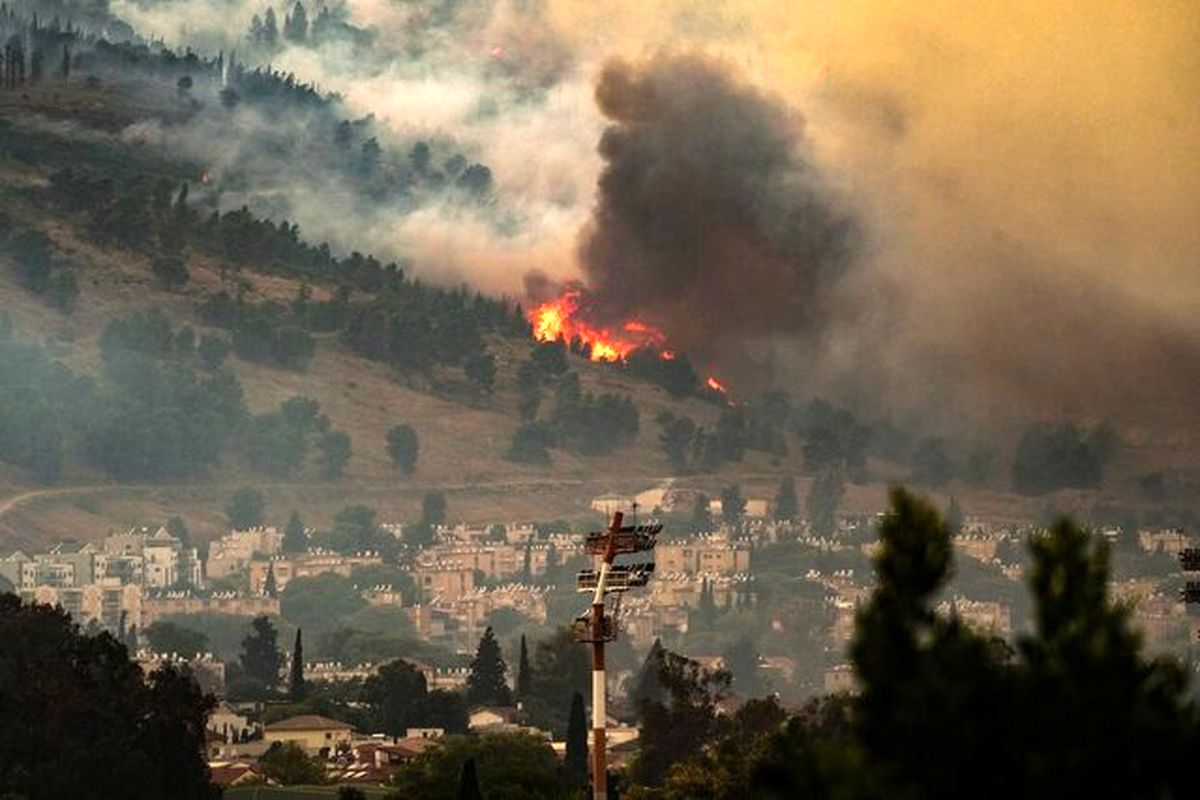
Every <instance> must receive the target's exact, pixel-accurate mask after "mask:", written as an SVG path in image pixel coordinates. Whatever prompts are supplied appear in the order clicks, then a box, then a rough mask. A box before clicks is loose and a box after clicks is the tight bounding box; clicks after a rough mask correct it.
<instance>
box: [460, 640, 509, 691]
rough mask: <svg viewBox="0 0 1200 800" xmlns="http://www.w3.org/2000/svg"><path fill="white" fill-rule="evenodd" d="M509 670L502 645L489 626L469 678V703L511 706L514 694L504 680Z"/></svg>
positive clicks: (480, 643)
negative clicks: (501, 650)
mask: <svg viewBox="0 0 1200 800" xmlns="http://www.w3.org/2000/svg"><path fill="white" fill-rule="evenodd" d="M507 670H508V668H507V667H506V666H505V664H504V658H503V657H502V655H501V653H500V643H499V642H497V641H496V635H495V633H493V632H492V629H491V627H490V626H489V627H488V628H487V630H485V631H484V632H483V638H481V639H480V640H479V648H478V649H477V650H476V651H475V658H474V660H473V661H471V674H470V675H469V676H468V677H467V703H468V704H470V705H494V706H507V705H509V704H511V703H512V692H511V691H509V688H508V683H507V682H506V681H505V679H504V676H505V673H506V672H507Z"/></svg>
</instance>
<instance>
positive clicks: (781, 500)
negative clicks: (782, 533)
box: [775, 477, 800, 522]
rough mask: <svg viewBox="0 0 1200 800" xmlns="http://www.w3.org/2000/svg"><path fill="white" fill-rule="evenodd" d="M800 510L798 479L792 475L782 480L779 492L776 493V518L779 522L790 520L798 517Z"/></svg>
mask: <svg viewBox="0 0 1200 800" xmlns="http://www.w3.org/2000/svg"><path fill="white" fill-rule="evenodd" d="M799 511H800V506H799V504H798V502H797V500H796V481H795V480H794V479H792V478H791V477H787V478H784V479H783V480H782V481H780V483H779V492H778V493H777V494H776V495H775V519H776V520H777V521H779V522H790V521H792V520H793V519H795V518H796V515H797V514H798V513H799Z"/></svg>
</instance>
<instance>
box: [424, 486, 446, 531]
mask: <svg viewBox="0 0 1200 800" xmlns="http://www.w3.org/2000/svg"><path fill="white" fill-rule="evenodd" d="M445 521H446V496H445V495H444V494H442V493H441V492H426V493H425V494H424V495H423V496H422V497H421V522H423V523H424V524H426V525H431V526H437V525H441V524H443V523H444V522H445Z"/></svg>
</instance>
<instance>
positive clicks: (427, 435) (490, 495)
mask: <svg viewBox="0 0 1200 800" xmlns="http://www.w3.org/2000/svg"><path fill="white" fill-rule="evenodd" d="M83 92H84V90H79V92H78V95H80V96H72V95H71V93H69V92H68V93H66V95H67V96H66V97H64V93H63V92H61V91H60V90H59V89H55V88H50V87H43V89H42V91H38V90H36V89H35V90H31V91H30V92H29V93H28V94H27V96H26V97H24V98H22V99H21V100H20V101H19V102H15V103H14V99H15V98H16V96H15V95H13V94H8V93H6V94H0V100H2V101H3V102H4V103H5V104H7V105H6V107H5V110H6V111H8V112H12V116H10V117H8V122H7V124H8V125H12V126H13V127H14V128H16V129H18V130H19V136H20V138H21V140H22V143H23V144H24V145H26V146H31V147H32V146H34V145H35V144H37V143H41V144H42V145H43V146H44V147H43V149H42V151H41V154H43V155H44V154H45V153H51V152H53V153H57V154H58V155H55V156H52V157H49V158H40V159H37V160H36V161H35V160H34V159H29V158H25V159H17V158H13V157H12V156H11V155H9V156H7V157H3V158H0V187H2V188H0V212H2V213H4V214H6V215H8V216H10V217H12V218H13V219H14V220H16V221H17V222H18V223H20V224H23V225H28V226H30V227H34V228H38V229H41V230H43V231H45V232H46V234H47V235H48V236H49V238H50V239H51V241H52V242H53V245H54V247H55V249H56V251H57V253H58V255H57V258H58V259H59V260H62V261H64V262H70V263H73V264H80V265H86V268H85V269H79V270H78V273H79V275H80V281H79V286H80V288H79V295H78V298H77V300H76V302H75V307H74V309H73V310H72V311H71V313H69V314H64V313H62V312H60V311H58V310H55V309H54V308H51V307H50V306H48V305H47V304H46V303H44V302H42V301H41V300H39V299H38V298H37V297H35V296H34V295H32V294H31V293H30V292H29V291H27V290H26V289H25V288H24V287H23V286H22V285H21V284H20V282H19V280H18V279H17V277H16V276H17V273H18V266H19V265H18V264H17V263H16V260H15V259H14V258H13V257H12V256H11V255H8V256H3V257H0V308H2V309H3V310H4V312H5V313H7V314H8V315H9V317H10V318H11V320H12V322H13V325H14V327H15V329H16V332H17V336H18V337H19V338H21V339H23V340H27V341H36V342H42V343H45V344H46V345H47V346H48V348H49V351H50V352H51V353H52V354H53V355H54V357H55V358H57V359H59V360H61V361H62V362H63V363H64V364H66V365H67V366H69V367H71V368H72V369H74V370H77V371H79V372H82V373H85V374H89V375H93V376H94V375H97V374H98V373H99V372H100V371H101V370H102V362H101V359H100V354H99V346H98V344H99V340H100V336H101V334H102V332H103V330H104V328H105V326H106V325H107V324H108V323H109V322H110V321H111V320H113V319H115V318H119V317H122V316H126V315H128V314H130V313H132V312H135V311H139V310H142V309H146V308H149V307H157V308H161V309H162V310H164V311H165V312H166V314H167V316H168V317H169V319H170V320H171V322H172V325H173V326H176V327H178V326H182V325H185V324H186V325H189V326H191V327H192V328H193V329H194V330H195V331H196V333H197V336H200V335H203V334H205V333H217V332H218V330H217V329H215V328H213V327H211V326H207V325H205V324H204V322H203V321H202V320H201V319H200V318H199V317H198V315H197V313H196V306H197V304H198V303H199V302H201V301H202V300H203V299H204V298H205V297H206V296H208V295H210V294H211V293H213V292H215V291H217V290H219V289H221V288H222V287H226V288H227V287H229V286H230V283H231V279H230V278H229V277H228V275H223V274H222V270H223V268H224V265H223V264H220V263H218V262H216V261H215V260H213V259H211V258H208V257H205V256H203V255H201V256H192V257H191V258H189V263H188V269H189V273H190V279H189V281H188V283H187V285H186V287H184V288H183V289H182V290H180V291H174V292H168V291H164V290H161V289H159V288H157V285H156V282H155V281H154V279H153V277H152V275H151V269H150V262H149V259H147V258H145V257H144V256H142V255H140V254H138V253H135V252H130V251H127V250H123V249H121V248H117V247H108V246H103V245H99V244H97V243H96V242H95V241H93V240H89V239H88V238H87V237H86V236H84V235H83V234H82V233H81V231H80V230H79V229H78V226H77V225H73V224H72V223H71V221H69V220H66V219H63V218H61V217H58V216H56V215H54V214H53V212H52V211H50V210H48V209H46V208H44V207H43V208H39V207H38V206H36V205H34V204H31V203H30V202H29V200H28V198H29V193H30V192H34V193H36V192H40V191H44V190H45V189H46V187H47V186H48V183H49V179H50V175H51V173H52V172H53V171H54V169H55V168H56V167H57V166H58V163H56V162H61V161H62V160H63V159H64V158H65V156H64V153H65V152H66V149H67V144H68V143H69V141H70V140H71V136H72V135H74V136H79V137H80V138H87V137H84V136H83V134H82V133H81V132H80V131H78V130H74V131H72V132H71V133H70V134H68V135H66V136H63V135H62V132H63V130H65V129H63V128H60V127H55V126H53V125H51V124H49V123H48V122H46V119H45V117H44V116H43V115H45V114H49V113H54V114H56V115H65V116H67V117H69V118H72V119H75V120H76V121H80V120H84V119H86V120H87V121H88V122H89V123H92V124H93V125H95V126H96V127H95V128H93V129H92V130H91V134H90V135H91V136H94V137H97V138H94V139H91V141H92V142H93V143H97V142H99V143H100V144H98V145H97V146H98V147H101V146H102V147H103V148H105V149H107V150H109V151H112V152H115V153H117V154H118V155H124V154H125V152H126V151H127V149H128V148H127V147H125V146H124V145H123V143H122V142H121V141H120V140H119V139H118V138H116V137H103V136H102V135H101V134H99V133H98V132H97V131H98V130H99V129H101V128H103V127H108V126H111V125H116V124H119V123H123V122H127V121H128V119H130V118H132V117H133V116H136V115H137V113H143V112H145V111H146V109H145V108H144V107H143V108H131V107H128V106H127V105H126V100H127V97H128V96H129V94H127V92H126V91H125V90H124V89H123V87H120V86H116V87H109V88H106V89H104V90H102V91H101V93H100V94H98V95H97V96H93V97H86V96H82V95H83ZM130 93H132V89H131V90H130ZM85 100H89V101H90V102H84V101H85ZM142 102H143V103H146V102H148V101H147V100H146V99H145V98H144V97H143V99H142ZM160 110H161V109H160ZM9 141H10V142H11V138H10V140H9ZM80 152H83V154H84V155H85V156H88V157H90V159H91V161H92V162H93V163H96V162H101V161H103V160H105V159H104V158H101V157H100V156H99V155H98V154H97V152H91V153H87V152H85V151H77V153H76V155H78V154H79V153H80ZM10 153H11V150H10ZM124 163H127V164H128V163H131V162H124ZM181 171H183V172H186V169H181ZM237 280H238V282H239V283H240V284H241V288H242V290H243V292H244V297H245V299H246V300H247V301H248V302H252V303H253V302H260V301H264V300H272V299H274V300H287V299H288V298H291V297H293V296H295V295H296V293H297V291H298V290H299V288H300V284H301V283H302V281H299V280H294V279H289V278H286V277H281V276H278V275H268V274H262V273H256V272H254V271H253V270H243V271H241V272H240V273H239V275H238V277H237ZM329 294H330V288H329V287H328V286H321V285H316V286H314V294H313V297H314V299H317V300H320V299H323V298H326V297H328V296H329ZM317 339H318V341H319V345H318V347H317V349H316V353H315V356H314V358H313V359H312V361H311V363H310V364H309V365H308V367H307V368H306V369H305V370H304V371H302V372H301V371H291V370H285V369H277V368H273V367H270V366H265V365H261V364H257V363H254V362H250V361H245V360H242V359H237V358H230V359H229V360H228V361H227V366H228V368H229V369H230V370H231V371H232V372H233V373H234V374H235V375H236V377H237V378H238V380H239V381H240V383H241V385H242V388H243V390H244V393H245V400H246V406H247V408H248V410H249V411H250V412H251V413H258V412H263V411H266V410H269V409H271V408H273V407H276V406H277V405H278V404H279V403H280V402H281V401H283V400H285V399H287V398H289V397H292V396H294V395H302V396H306V397H310V398H312V399H314V400H316V401H317V402H318V403H319V404H320V408H321V411H322V412H324V413H325V414H327V415H328V416H329V419H330V421H331V423H332V425H333V426H334V427H335V428H340V429H343V430H345V431H346V432H347V433H348V434H349V435H350V437H351V440H352V443H353V451H354V452H353V456H352V458H351V459H350V461H349V463H348V465H347V467H346V470H345V475H344V477H343V478H341V479H340V480H336V481H331V482H326V481H315V480H303V479H297V480H296V481H285V482H280V481H273V480H269V479H264V477H263V476H261V475H256V474H254V473H252V472H250V471H248V470H247V469H246V468H245V466H244V465H239V464H237V463H233V462H235V461H236V460H234V459H225V460H223V461H222V463H221V464H220V465H219V467H217V468H216V469H212V470H209V471H208V472H207V473H206V474H204V475H203V476H202V477H201V479H200V480H199V481H196V480H189V481H186V483H185V484H184V485H179V486H173V485H172V484H171V483H165V484H162V483H156V484H154V485H145V486H139V485H130V484H127V483H124V484H121V485H119V486H118V485H115V484H113V483H111V482H110V481H108V480H106V479H105V477H104V475H103V474H102V473H99V472H98V471H97V470H95V469H94V468H89V467H88V466H87V465H85V464H80V463H74V462H71V463H68V464H67V465H66V466H65V470H64V474H63V478H62V484H63V485H61V486H54V487H48V488H49V491H48V493H46V494H44V495H33V496H27V497H26V496H23V495H25V494H26V493H28V492H38V491H42V490H39V488H38V487H36V486H35V485H32V484H30V482H29V481H28V480H27V479H25V478H23V477H22V476H21V475H20V473H19V472H18V471H15V470H11V469H7V468H6V469H5V471H4V472H3V473H0V474H2V475H3V486H4V488H5V494H6V495H8V496H9V501H8V502H9V505H7V506H4V507H0V512H2V516H0V524H2V525H3V526H4V532H5V534H6V538H7V537H12V540H13V541H14V542H30V543H31V542H34V541H36V540H38V539H42V538H50V537H55V536H63V535H75V536H88V535H101V534H102V533H103V532H104V530H106V529H107V528H109V527H115V526H120V525H125V524H131V523H133V522H135V521H139V520H143V519H155V518H159V517H162V516H164V515H166V514H169V513H183V514H184V515H185V516H186V517H187V518H188V519H189V522H192V521H194V523H195V526H194V527H195V529H196V531H197V533H199V534H200V535H201V536H204V535H212V534H215V533H217V532H218V531H219V530H220V529H221V528H222V527H223V525H224V520H223V518H222V516H221V514H220V511H219V509H220V508H221V506H222V505H223V504H224V502H225V500H226V499H227V496H228V495H229V494H230V493H231V492H232V491H233V489H234V488H236V487H239V486H242V485H256V486H262V487H263V488H264V490H265V491H266V493H267V496H268V499H269V509H270V512H271V513H274V514H277V515H282V514H285V513H286V512H287V511H288V510H290V509H291V508H293V507H295V508H298V509H300V510H301V512H302V513H303V514H305V516H306V519H310V520H311V521H312V522H313V523H316V524H320V523H322V522H323V521H326V520H328V519H329V518H330V517H331V516H332V513H333V512H334V511H336V510H337V509H338V508H340V507H342V506H344V505H347V504H351V503H358V502H362V503H366V504H369V505H372V506H374V507H376V508H377V509H379V512H380V514H381V516H382V517H383V518H385V519H405V518H410V517H412V516H415V515H416V513H417V509H418V506H419V499H420V496H421V494H422V493H423V492H424V491H426V490H428V489H431V488H438V489H440V490H442V491H444V492H446V493H447V495H448V497H449V499H450V504H451V515H452V517H453V518H463V519H472V520H488V519H505V518H521V519H553V518H560V517H564V516H566V517H578V516H579V514H580V511H581V509H586V507H587V500H588V499H589V498H590V497H592V496H595V495H597V494H600V493H603V492H607V491H613V490H633V489H641V488H645V487H646V486H649V485H654V484H655V483H656V482H658V481H660V480H661V479H662V478H663V477H664V476H667V475H669V474H670V472H671V470H670V468H669V466H668V464H667V463H666V460H665V457H664V455H663V453H662V451H661V449H660V448H659V446H658V440H657V437H658V426H657V425H656V424H655V423H654V419H655V417H656V416H657V414H658V413H659V412H660V411H663V410H669V411H671V412H672V413H675V414H677V415H687V416H690V417H692V418H694V419H695V420H696V421H697V422H698V423H700V424H702V425H708V426H711V425H713V424H715V421H716V418H717V416H718V415H719V413H720V407H719V406H718V405H714V404H713V403H711V402H707V401H704V400H701V399H698V398H697V399H690V400H679V399H674V398H671V397H670V396H669V395H668V394H667V393H666V392H665V391H663V390H662V389H660V388H658V387H655V386H652V385H649V384H647V383H645V382H642V381H636V380H631V379H630V378H628V377H626V376H625V375H623V374H621V372H620V371H619V370H617V369H615V368H613V367H612V366H609V365H603V364H594V363H592V362H589V361H587V360H585V359H582V358H579V357H577V356H569V358H570V363H571V369H572V371H574V372H576V373H577V374H578V375H579V377H580V381H581V385H582V387H583V389H584V390H585V391H588V392H595V393H602V392H612V393H618V394H622V395H628V396H630V397H632V398H633V400H634V402H635V404H636V406H637V408H638V411H639V415H640V420H641V422H640V426H639V431H638V433H637V436H636V437H635V438H634V439H633V440H632V441H631V442H630V443H629V444H628V445H626V446H623V447H621V448H620V449H619V450H618V451H617V452H615V453H612V454H608V455H600V456H582V455H578V454H575V453H572V452H570V451H565V450H559V449H556V450H555V451H554V452H553V458H552V461H551V463H550V464H549V465H545V466H541V465H527V464H517V463H514V462H512V461H510V460H507V459H506V458H505V457H504V456H505V453H506V451H507V448H508V445H509V441H510V440H511V437H512V433H513V431H514V430H515V429H516V428H517V427H518V425H519V424H520V423H519V420H518V418H517V413H516V406H517V402H518V392H517V388H516V386H517V376H516V373H517V367H518V364H519V363H520V362H521V361H522V360H524V359H526V358H527V357H528V355H529V352H530V351H531V349H532V345H531V343H528V342H525V341H522V340H520V339H513V338H512V337H504V336H491V337H489V342H488V344H489V349H490V350H491V351H492V352H493V353H494V354H495V355H496V358H497V377H496V382H495V387H496V388H495V390H494V391H493V392H491V393H488V394H484V395H480V396H464V393H463V392H462V390H461V387H460V386H457V385H456V384H455V383H454V382H453V380H451V379H450V378H449V376H448V375H447V374H445V373H447V372H448V370H440V369H438V368H435V369H433V370H432V371H430V372H427V373H421V374H403V373H400V372H398V371H396V370H393V369H390V368H388V367H387V366H385V365H383V364H380V363H378V362H375V361H370V360H368V359H366V358H363V357H362V356H360V355H357V354H355V353H354V352H352V351H351V350H350V349H349V348H348V347H346V345H345V344H344V343H342V342H341V341H340V340H339V338H338V337H337V336H334V335H329V334H321V335H318V337H317ZM400 422H405V423H408V424H411V425H412V426H413V427H414V428H415V429H416V430H417V431H418V433H419V436H420V446H421V456H420V461H419V467H418V470H417V472H416V474H415V475H413V476H412V477H411V478H403V477H402V476H400V475H399V473H398V472H397V471H396V469H395V468H394V467H393V466H392V464H391V462H390V460H389V458H388V456H387V453H386V446H385V435H386V432H387V430H388V429H389V428H390V427H391V426H392V425H395V424H398V423H400ZM772 461H775V462H776V463H772ZM227 462H230V463H227ZM797 467H798V463H796V459H795V458H790V459H784V460H782V461H780V460H778V459H768V458H767V457H766V456H765V455H763V454H750V455H749V456H748V457H747V458H746V460H745V461H744V462H743V463H742V464H740V465H737V468H736V469H730V470H729V474H730V475H731V476H732V475H733V474H735V473H736V474H738V475H739V476H741V475H746V476H748V475H750V474H757V473H761V474H762V480H763V485H764V487H765V486H766V484H768V483H771V482H772V481H773V480H774V475H775V474H783V472H785V471H793V470H795V469H796V468H797ZM739 479H741V478H739ZM722 480H724V478H723V477H721V476H720V475H711V476H708V477H707V478H705V479H703V480H702V481H701V482H702V483H711V484H712V485H713V486H714V487H716V486H719V485H720V482H721V481H722ZM70 486H77V487H81V488H80V489H79V490H78V491H68V490H67V489H68V487H70ZM14 498H15V502H13V499H14Z"/></svg>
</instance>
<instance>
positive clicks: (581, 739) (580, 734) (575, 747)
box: [563, 692, 588, 787]
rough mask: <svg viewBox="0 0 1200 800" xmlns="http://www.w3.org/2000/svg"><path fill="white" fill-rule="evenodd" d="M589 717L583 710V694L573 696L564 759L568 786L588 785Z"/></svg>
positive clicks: (576, 693)
mask: <svg viewBox="0 0 1200 800" xmlns="http://www.w3.org/2000/svg"><path fill="white" fill-rule="evenodd" d="M587 738H588V732H587V716H586V714H585V713H584V710H583V693H582V692H575V693H574V694H572V695H571V710H570V712H568V714H567V751H566V757H565V758H564V759H563V771H564V772H565V773H566V778H567V784H568V785H569V786H574V787H583V786H585V785H587V779H588V746H587Z"/></svg>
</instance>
